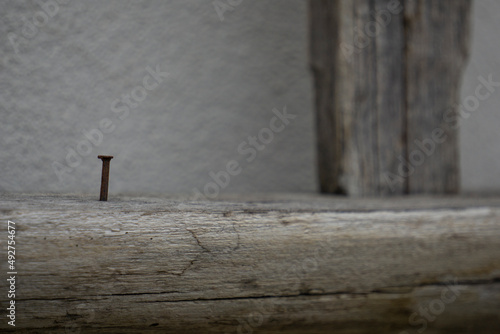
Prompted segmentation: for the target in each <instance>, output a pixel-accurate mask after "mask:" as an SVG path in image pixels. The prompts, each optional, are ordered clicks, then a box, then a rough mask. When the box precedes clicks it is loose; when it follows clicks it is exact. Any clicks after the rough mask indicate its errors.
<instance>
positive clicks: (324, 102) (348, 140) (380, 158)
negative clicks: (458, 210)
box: [310, 0, 471, 196]
mask: <svg viewBox="0 0 500 334" xmlns="http://www.w3.org/2000/svg"><path fill="white" fill-rule="evenodd" d="M470 3H471V1H470V0H459V1H451V0H444V1H430V0H412V1H404V2H403V1H398V0H375V1H374V0H355V1H351V0H333V1H330V0H311V1H310V32H311V44H310V51H311V55H310V58H311V67H312V70H313V77H314V83H315V85H314V87H315V94H316V107H315V108H316V115H317V117H316V120H317V138H318V139H317V143H318V144H317V145H318V174H319V179H320V187H321V190H322V191H323V192H326V193H344V194H348V195H353V196H370V195H372V196H373V195H388V194H391V195H401V194H408V193H410V194H416V193H429V194H431V193H432V194H444V193H456V192H457V191H458V189H459V168H458V157H457V151H458V150H457V147H458V141H457V127H456V126H455V125H456V122H455V121H456V117H455V115H456V112H457V110H456V105H457V103H458V98H459V91H460V81H461V76H462V73H463V70H464V68H465V61H466V59H467V55H468V48H469V30H470ZM436 138H437V139H436ZM435 140H437V142H436V141H435Z"/></svg>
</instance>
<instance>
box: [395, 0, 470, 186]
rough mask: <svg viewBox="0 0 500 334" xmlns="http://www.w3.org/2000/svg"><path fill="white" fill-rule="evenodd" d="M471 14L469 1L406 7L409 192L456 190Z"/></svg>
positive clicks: (418, 2) (418, 1) (421, 1)
mask: <svg viewBox="0 0 500 334" xmlns="http://www.w3.org/2000/svg"><path fill="white" fill-rule="evenodd" d="M470 12H471V1H470V0H458V1H451V0H447V1H431V0H414V1H409V2H408V4H407V5H406V6H405V22H406V36H405V38H406V103H407V108H408V110H407V113H408V129H407V131H408V143H407V145H408V155H407V157H406V160H407V162H409V164H408V165H410V168H411V169H412V172H411V175H409V177H408V180H409V192H410V193H414V194H416V193H423V194H430V193H434V194H435V193H440V194H444V193H457V192H458V191H459V178H460V171H459V163H458V162H459V159H458V127H456V126H455V125H456V122H455V120H457V119H458V117H457V113H458V108H457V105H458V104H459V99H460V85H461V82H462V80H461V79H462V73H463V70H464V68H465V65H466V61H467V59H468V55H469V44H470V34H469V31H470V21H471V18H470ZM450 120H454V121H453V122H450ZM435 131H437V132H435ZM435 134H439V135H435ZM436 139H437V141H436Z"/></svg>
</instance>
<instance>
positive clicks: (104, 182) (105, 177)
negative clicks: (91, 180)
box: [97, 155, 113, 201]
mask: <svg viewBox="0 0 500 334" xmlns="http://www.w3.org/2000/svg"><path fill="white" fill-rule="evenodd" d="M97 157H98V158H99V159H101V160H102V176H101V196H100V197H99V200H100V201H107V200H108V185H109V164H110V161H111V159H113V156H111V155H98V156H97Z"/></svg>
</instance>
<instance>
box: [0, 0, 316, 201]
mask: <svg viewBox="0 0 500 334" xmlns="http://www.w3.org/2000/svg"><path fill="white" fill-rule="evenodd" d="M39 3H40V2H38V3H37V2H36V1H15V2H14V1H10V2H8V3H7V4H5V3H4V4H2V6H3V10H2V14H1V15H2V17H1V30H0V38H1V39H2V42H1V50H0V52H1V54H0V57H1V59H2V61H3V63H2V64H1V66H2V67H1V79H0V86H1V97H0V108H1V109H0V113H1V117H2V123H1V129H0V131H1V137H2V138H1V140H2V150H1V152H0V155H1V156H0V161H1V162H0V163H1V168H2V175H1V179H0V187H1V188H0V190H2V191H7V192H12V191H27V192H34V191H36V192H44V191H50V192H98V190H99V184H100V173H101V171H100V168H101V161H100V160H98V159H97V155H98V154H109V155H114V156H115V158H114V159H113V160H112V161H111V181H110V193H118V192H119V193H122V192H127V193H131V192H141V193H177V192H185V193H190V192H191V191H192V188H193V187H197V188H199V189H200V191H202V192H203V187H204V186H205V185H206V184H207V183H208V182H210V181H211V177H210V176H209V172H211V171H213V172H214V173H217V172H218V171H220V170H225V169H226V164H227V162H228V161H231V160H236V161H238V162H239V163H240V167H241V171H240V173H239V174H238V175H233V176H231V179H230V183H229V185H228V186H227V187H225V189H224V191H226V192H241V191H266V192H267V191H314V190H315V189H316V183H315V181H316V180H315V169H314V154H315V153H314V133H313V115H312V113H311V110H312V102H311V96H312V91H311V84H310V78H309V71H308V65H307V47H306V46H307V7H306V2H305V1H301V0H299V1H297V0H295V1H290V0H278V1H272V2H269V1H242V2H241V3H240V4H239V5H238V6H233V7H232V8H231V9H232V10H229V9H228V10H227V11H225V12H224V13H222V16H219V14H218V13H217V11H216V10H215V7H214V6H213V4H212V1H199V0H189V1H185V0H183V1H180V0H170V1H165V0H145V1H121V0H112V1H97V0H95V1H76V0H73V1H67V0H65V1H62V0H61V1H60V2H59V4H58V6H57V7H58V9H57V11H56V9H55V8H57V7H56V6H51V7H50V8H49V7H46V12H48V13H49V14H50V13H53V12H56V13H55V14H54V15H53V17H49V16H50V15H47V14H40V13H43V11H42V9H41V7H40V5H39ZM41 3H42V4H43V3H52V4H53V3H57V2H55V1H54V2H52V1H49V0H42V2H41ZM65 3H67V4H65ZM223 3H227V1H223ZM232 3H237V2H236V1H232ZM44 16H45V17H46V18H48V19H47V20H44ZM221 17H222V18H223V21H221ZM285 18H286V19H285ZM25 19H26V20H28V21H30V22H33V20H38V21H36V22H35V23H37V24H38V25H39V26H40V27H36V26H35V29H36V30H37V31H36V32H35V33H32V31H30V29H29V28H30V26H31V25H30V24H27V23H25ZM45 21H46V22H45ZM23 29H24V30H23ZM9 33H10V34H9ZM25 36H27V37H25ZM23 38H24V39H23ZM14 46H15V47H14ZM16 48H17V50H15V49H16ZM16 51H17V53H16ZM156 66H159V71H160V72H168V76H166V77H164V76H165V75H164V74H161V75H160V78H159V79H160V80H159V81H162V82H161V83H159V84H158V85H157V86H156V87H155V88H152V86H154V85H155V80H154V79H146V84H147V85H148V87H149V88H151V90H146V93H147V95H146V97H145V98H144V83H143V80H144V77H145V76H147V75H148V73H149V72H148V71H154V70H156ZM148 68H149V70H148ZM139 87H143V88H139ZM134 90H135V91H134ZM134 93H135V95H134ZM126 95H129V97H130V95H132V98H131V99H130V101H128V103H129V104H130V106H128V107H125V106H126V103H127V101H126V99H127V96H126ZM122 96H124V97H122ZM133 96H135V97H136V100H134V97H133ZM117 100H122V102H118V101H117ZM285 106H286V109H287V113H288V114H292V115H295V116H296V117H295V118H294V119H293V120H292V119H291V116H290V119H288V120H287V121H289V124H287V125H286V127H285V128H284V129H283V130H282V131H280V132H272V133H270V132H269V131H266V130H264V133H263V134H262V138H263V139H264V141H265V142H266V143H267V144H265V145H263V144H261V143H260V141H259V142H258V143H257V144H254V145H255V146H256V147H258V148H259V150H256V149H253V151H254V152H255V151H256V155H255V154H253V152H252V149H251V148H250V147H251V143H250V142H249V139H248V137H249V136H256V135H258V134H259V132H260V131H261V129H263V128H269V122H270V121H271V120H272V119H273V117H275V114H274V113H273V109H274V108H276V109H277V110H279V111H280V112H281V113H282V112H283V108H284V107H285ZM127 108H128V109H129V112H127V111H126V109H127ZM113 109H114V110H113ZM115 111H116V112H115ZM103 119H109V120H110V121H111V122H112V124H107V122H108V121H104V123H103V125H105V126H104V128H103V129H107V130H112V131H111V132H110V133H108V134H103V139H102V142H101V141H100V136H99V134H98V133H97V132H96V131H94V132H92V133H91V135H92V134H93V135H94V137H93V138H94V142H95V143H96V144H97V145H94V144H93V145H91V146H92V147H91V149H90V148H89V147H88V146H89V145H88V144H85V143H81V142H82V141H83V142H85V141H86V139H85V138H86V137H85V135H84V134H83V131H91V130H92V129H99V126H100V122H101V121H102V120H103ZM273 125H274V128H275V129H277V130H281V129H282V126H281V124H280V123H279V122H278V121H275V122H273ZM100 131H101V130H100ZM91 135H89V137H91V138H92V136H91ZM271 136H272V137H273V138H271ZM271 139H272V140H271ZM244 142H247V144H242V143H244ZM87 143H88V141H87ZM78 145H80V146H78ZM240 145H242V146H241V148H240V151H241V152H242V153H239V152H238V147H239V146H240ZM78 147H79V148H80V151H78ZM71 150H74V151H76V152H77V153H78V152H81V153H80V154H78V155H79V157H74V155H75V154H70V153H69V152H71ZM88 151H91V152H90V153H87V152H88ZM68 154H69V159H68V160H69V162H70V163H69V164H68V161H66V158H67V156H68ZM85 154H87V155H86V156H85ZM254 156H255V157H254ZM80 158H81V162H79V160H80ZM247 160H251V161H247ZM54 162H57V163H56V164H54ZM59 163H60V165H59ZM64 166H65V167H64ZM69 166H73V167H71V169H67V168H68V167H69ZM54 168H56V169H57V170H58V171H59V175H60V176H61V177H60V178H59V177H58V176H57V173H56V172H55V171H54ZM235 169H236V170H237V171H239V169H237V168H235ZM220 183H221V184H223V185H224V184H225V183H227V182H226V181H225V180H223V179H222V181H221V182H220ZM220 188H221V187H220ZM209 193H210V194H214V193H216V189H214V188H213V187H212V188H210V187H209Z"/></svg>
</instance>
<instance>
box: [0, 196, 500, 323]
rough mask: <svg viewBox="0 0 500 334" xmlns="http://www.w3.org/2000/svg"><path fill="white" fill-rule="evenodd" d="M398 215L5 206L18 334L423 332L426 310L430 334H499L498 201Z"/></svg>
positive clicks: (123, 203)
mask: <svg viewBox="0 0 500 334" xmlns="http://www.w3.org/2000/svg"><path fill="white" fill-rule="evenodd" d="M387 202H388V201H386V202H384V201H381V200H380V199H370V200H358V201H346V200H345V199H341V198H336V197H318V196H311V197H308V196H298V197H294V196H285V197H277V198H267V199H265V200H262V199H259V198H258V197H253V199H252V198H246V201H244V202H240V201H221V202H183V201H179V200H175V199H174V200H172V199H170V200H169V199H147V198H111V199H110V201H109V202H98V201H96V200H95V199H91V198H88V197H79V196H75V197H59V196H23V195H18V196H6V195H2V196H0V213H1V214H2V221H6V220H8V219H10V220H13V221H14V222H16V228H17V237H16V238H17V239H16V240H17V244H16V255H17V266H18V268H17V271H18V275H17V277H18V278H17V280H16V282H17V283H16V284H17V290H18V293H19V294H18V297H17V298H16V305H18V309H17V325H16V331H21V332H22V331H23V330H25V331H26V332H36V331H44V332H45V331H51V332H54V333H60V332H63V331H68V330H70V331H73V332H76V331H77V330H81V331H82V332H96V333H97V332H99V333H132V332H138V331H148V332H161V333H165V332H167V333H189V332H204V333H205V332H208V333H211V332H213V333H249V332H259V333H275V332H277V331H280V332H287V333H288V332H289V333H299V332H307V333H331V332H332V331H333V330H335V332H339V333H373V332H374V331H375V332H380V333H382V332H384V333H401V331H404V330H406V331H407V332H408V333H413V332H416V331H417V330H418V329H420V328H421V327H422V326H423V323H422V321H423V320H422V319H425V315H424V313H422V312H424V311H422V309H421V307H424V308H427V309H429V307H432V310H434V311H435V312H434V313H436V314H434V313H431V316H432V317H433V318H435V319H433V320H426V326H428V329H427V332H429V333H461V332H463V333H465V332H467V331H469V330H470V328H473V329H474V333H491V331H492V330H493V331H494V330H495V329H496V330H498V329H499V324H500V321H499V320H500V315H499V313H498V307H499V306H500V305H499V304H500V298H499V296H500V261H499V259H500V223H499V222H500V200H499V199H498V198H486V199H481V198H476V199H467V198H427V199H426V198H416V199H414V200H413V201H412V200H411V199H402V200H395V201H391V202H388V203H387ZM382 203H386V204H385V206H384V205H383V204H382ZM411 203H414V204H412V205H410V204H411ZM405 207H406V209H405ZM390 208H393V210H391V209H390ZM410 208H413V209H411V210H410ZM6 241H7V238H6V234H5V233H4V234H3V237H2V238H1V239H0V247H2V248H3V249H5V248H6ZM1 263H2V264H1V270H2V272H4V273H5V272H7V268H6V261H2V262H1ZM0 282H1V283H0V289H1V290H2V291H7V290H8V289H7V285H6V281H5V280H4V279H2V280H0ZM447 284H448V285H447ZM450 289H451V290H453V289H454V290H453V291H458V294H457V295H456V298H454V299H453V298H452V297H453V295H452V294H451V293H450V292H449V291H451V290H450ZM443 291H444V292H443ZM443 296H444V297H443ZM442 298H445V299H442ZM451 299H453V301H451ZM443 300H444V301H443ZM5 301H6V300H5V297H4V298H2V300H1V307H2V308H3V309H5V308H6V305H7V304H6V303H5ZM439 301H441V303H443V306H444V309H443V310H441V309H440V307H441V304H440V303H439ZM446 301H449V302H446ZM428 304H431V305H432V306H430V305H428ZM426 305H427V306H426ZM478 310H480V312H479V311H478ZM414 314H416V315H414ZM410 319H413V320H410ZM418 320H420V321H418ZM0 328H1V329H2V331H4V330H9V329H10V328H9V326H7V324H6V323H5V322H2V323H0Z"/></svg>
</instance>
